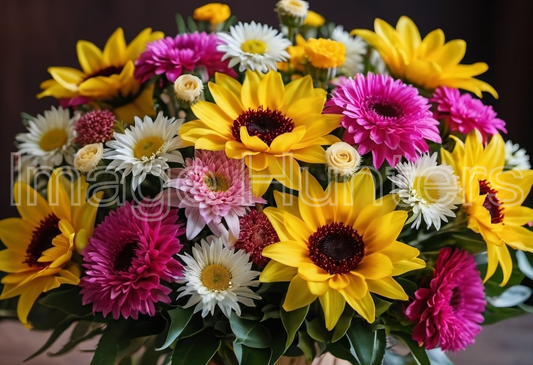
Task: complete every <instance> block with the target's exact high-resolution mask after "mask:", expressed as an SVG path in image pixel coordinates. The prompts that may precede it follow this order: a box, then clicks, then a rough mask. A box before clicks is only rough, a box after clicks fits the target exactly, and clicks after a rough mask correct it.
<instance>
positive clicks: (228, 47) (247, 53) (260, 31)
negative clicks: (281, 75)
mask: <svg viewBox="0 0 533 365" xmlns="http://www.w3.org/2000/svg"><path fill="white" fill-rule="evenodd" d="M229 31H230V33H229V34H228V33H217V35H218V37H219V38H220V39H221V40H222V41H223V42H224V44H220V45H218V46H217V50H218V51H219V52H225V54H224V56H223V57H222V61H224V60H226V59H228V58H230V61H229V64H228V67H230V68H231V67H233V66H235V65H237V64H239V63H240V66H239V71H240V72H243V71H245V70H252V71H255V70H258V71H261V72H267V71H268V70H277V64H276V63H277V62H283V61H286V60H288V59H289V58H290V56H289V54H288V53H287V51H286V49H287V47H288V46H290V45H291V42H290V41H289V40H288V39H286V38H284V37H283V34H281V33H279V32H278V31H277V30H275V29H273V28H272V27H269V26H268V25H266V24H265V25H262V24H259V23H255V22H251V23H244V24H243V23H239V24H237V25H234V26H233V27H231V28H230V30H229Z"/></svg>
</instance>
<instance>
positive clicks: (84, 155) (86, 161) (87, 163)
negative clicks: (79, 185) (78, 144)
mask: <svg viewBox="0 0 533 365" xmlns="http://www.w3.org/2000/svg"><path fill="white" fill-rule="evenodd" d="M103 154H104V145H103V144H102V143H92V144H88V145H86V146H84V147H82V148H80V150H79V151H78V152H77V153H76V155H75V156H74V167H75V168H76V169H77V170H79V171H81V172H89V171H91V170H92V169H94V168H95V167H96V165H98V163H99V162H100V160H101V159H102V155H103Z"/></svg>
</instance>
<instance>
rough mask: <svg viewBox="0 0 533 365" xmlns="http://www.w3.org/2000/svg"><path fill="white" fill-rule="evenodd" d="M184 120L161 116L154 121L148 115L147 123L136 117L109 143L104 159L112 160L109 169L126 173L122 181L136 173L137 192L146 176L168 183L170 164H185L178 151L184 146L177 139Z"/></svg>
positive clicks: (134, 181)
mask: <svg viewBox="0 0 533 365" xmlns="http://www.w3.org/2000/svg"><path fill="white" fill-rule="evenodd" d="M182 123H183V119H178V120H175V119H174V118H171V119H168V118H166V117H164V116H163V113H159V114H158V115H157V117H156V119H155V120H154V121H152V118H150V117H148V116H146V117H144V121H143V120H141V118H138V117H135V125H134V126H131V127H130V128H129V129H126V130H125V132H124V133H116V132H115V133H114V140H111V141H108V142H107V143H106V146H107V147H109V148H107V149H106V150H105V152H104V157H103V158H104V159H107V160H113V161H112V162H111V163H110V164H109V166H107V170H114V171H119V170H124V171H123V172H122V182H124V179H125V178H126V176H128V175H129V174H130V173H132V174H133V179H132V182H131V184H132V187H133V190H135V189H137V186H139V185H140V184H141V183H142V182H143V181H144V179H145V178H146V175H147V174H149V173H150V174H152V175H154V176H159V177H161V178H162V179H163V180H165V181H166V180H168V176H167V174H166V173H165V170H167V169H168V168H169V165H168V164H167V162H177V163H180V164H183V156H182V155H181V153H180V151H178V148H182V147H184V145H183V141H182V140H181V138H180V137H178V131H179V129H180V127H181V124H182Z"/></svg>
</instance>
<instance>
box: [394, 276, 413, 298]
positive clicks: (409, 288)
mask: <svg viewBox="0 0 533 365" xmlns="http://www.w3.org/2000/svg"><path fill="white" fill-rule="evenodd" d="M394 279H395V280H396V281H397V282H398V284H400V285H401V286H402V288H403V290H405V293H406V294H407V295H408V296H409V297H414V296H415V291H417V290H418V285H416V283H413V282H412V281H411V280H408V279H406V278H394Z"/></svg>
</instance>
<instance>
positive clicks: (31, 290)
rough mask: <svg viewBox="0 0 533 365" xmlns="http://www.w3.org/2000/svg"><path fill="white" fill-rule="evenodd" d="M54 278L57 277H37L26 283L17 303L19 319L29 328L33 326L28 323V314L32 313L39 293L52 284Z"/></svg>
mask: <svg viewBox="0 0 533 365" xmlns="http://www.w3.org/2000/svg"><path fill="white" fill-rule="evenodd" d="M54 280H55V279H54V278H53V277H42V278H36V279H35V280H33V281H32V282H31V284H28V285H26V287H25V288H24V291H23V292H22V294H21V295H20V298H19V301H18V305H17V314H18V317H19V320H20V321H21V322H22V324H23V325H24V326H26V327H27V328H31V325H30V324H29V323H28V314H29V313H30V310H31V308H32V307H33V304H34V303H35V301H36V300H37V298H38V297H39V295H41V293H43V292H44V289H45V288H46V287H47V286H50V282H53V281H54ZM57 286H59V285H57ZM57 286H56V287H57Z"/></svg>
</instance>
